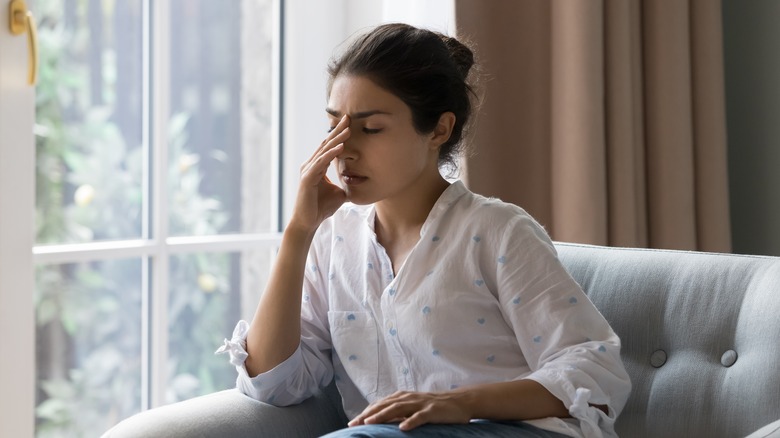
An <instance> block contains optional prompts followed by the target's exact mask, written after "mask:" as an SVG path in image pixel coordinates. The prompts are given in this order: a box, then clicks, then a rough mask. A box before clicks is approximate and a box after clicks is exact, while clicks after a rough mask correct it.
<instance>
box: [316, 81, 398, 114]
mask: <svg viewBox="0 0 780 438" xmlns="http://www.w3.org/2000/svg"><path fill="white" fill-rule="evenodd" d="M327 110H328V112H329V113H331V114H334V115H335V114H339V115H343V114H345V113H346V114H354V113H360V112H367V111H374V112H377V111H378V112H384V113H390V114H396V113H401V112H404V111H409V110H408V107H407V106H406V104H405V103H404V102H403V101H402V100H401V99H399V98H398V97H397V96H395V95H394V94H392V93H390V92H389V91H387V90H385V89H384V88H382V87H380V86H379V85H377V84H376V83H375V82H374V81H372V80H371V79H369V78H367V77H364V76H349V75H340V76H338V77H336V79H335V80H334V81H333V85H332V86H331V89H330V95H329V96H328V108H327Z"/></svg>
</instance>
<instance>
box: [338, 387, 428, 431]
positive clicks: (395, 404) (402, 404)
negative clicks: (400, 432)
mask: <svg viewBox="0 0 780 438" xmlns="http://www.w3.org/2000/svg"><path fill="white" fill-rule="evenodd" d="M419 409H420V406H419V403H416V402H415V400H409V399H408V394H407V393H396V394H393V395H391V396H388V397H387V398H385V399H383V400H380V401H378V402H376V403H374V404H372V405H370V406H368V407H367V408H366V409H365V410H364V411H363V412H361V413H360V415H358V416H357V417H355V418H354V419H353V420H352V421H350V422H349V425H350V426H356V425H359V424H378V423H389V422H394V421H400V420H402V419H404V418H406V417H407V416H409V415H411V414H413V413H414V412H416V411H417V410H419Z"/></svg>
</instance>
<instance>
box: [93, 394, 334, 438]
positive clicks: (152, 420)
mask: <svg viewBox="0 0 780 438" xmlns="http://www.w3.org/2000/svg"><path fill="white" fill-rule="evenodd" d="M346 424H347V418H346V417H345V416H344V412H343V411H342V410H341V398H340V397H339V395H338V392H337V391H336V387H335V386H331V387H329V388H327V389H326V391H325V392H324V393H321V394H318V395H316V396H314V397H312V398H310V399H308V400H306V401H305V402H303V403H301V404H300V405H296V406H290V407H285V408H278V407H275V406H271V405H268V404H265V403H262V402H259V401H256V400H254V399H251V398H249V397H247V396H245V395H244V394H242V393H240V392H239V391H238V390H237V389H231V390H227V391H221V392H217V393H214V394H209V395H205V396H202V397H197V398H194V399H191V400H187V401H183V402H179V403H174V404H171V405H168V406H163V407H160V408H157V409H152V410H149V411H145V412H141V413H140V414H137V415H135V416H132V417H130V418H128V419H126V420H124V421H123V422H121V423H119V424H118V425H116V426H114V427H113V428H112V429H111V430H109V431H108V432H106V433H105V434H103V438H141V437H144V438H147V437H148V438H152V437H161V438H162V437H165V438H185V437H186V438H196V437H197V438H201V437H202V438H206V437H230V438H249V437H252V438H257V437H268V438H271V437H284V438H288V437H289V438H299V437H300V438H304V437H317V436H320V435H324V434H326V433H328V432H332V431H334V430H337V429H341V428H343V427H346Z"/></svg>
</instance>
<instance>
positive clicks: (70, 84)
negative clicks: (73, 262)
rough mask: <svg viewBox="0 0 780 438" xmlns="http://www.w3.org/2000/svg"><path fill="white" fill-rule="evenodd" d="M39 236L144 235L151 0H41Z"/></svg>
mask: <svg viewBox="0 0 780 438" xmlns="http://www.w3.org/2000/svg"><path fill="white" fill-rule="evenodd" d="M34 10H35V11H36V13H37V14H38V17H39V18H38V41H39V56H40V77H39V82H38V85H37V87H36V93H37V96H36V99H37V101H36V126H35V134H36V153H37V169H36V190H37V193H36V209H37V222H36V226H37V238H36V241H37V243H39V244H52V243H54V244H56V243H76V242H90V241H95V240H113V239H126V238H137V237H139V236H140V235H141V213H142V212H141V210H142V199H143V196H144V195H143V194H142V193H141V178H142V176H143V165H142V154H141V59H142V58H141V0H123V1H109V0H36V4H35V9H34Z"/></svg>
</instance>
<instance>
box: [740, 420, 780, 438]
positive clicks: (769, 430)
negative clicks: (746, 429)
mask: <svg viewBox="0 0 780 438" xmlns="http://www.w3.org/2000/svg"><path fill="white" fill-rule="evenodd" d="M746 438H780V420H777V421H775V422H773V423H769V424H767V425H766V426H764V427H762V428H761V429H758V430H757V431H755V432H753V433H751V434H750V435H748V436H747V437H746Z"/></svg>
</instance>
